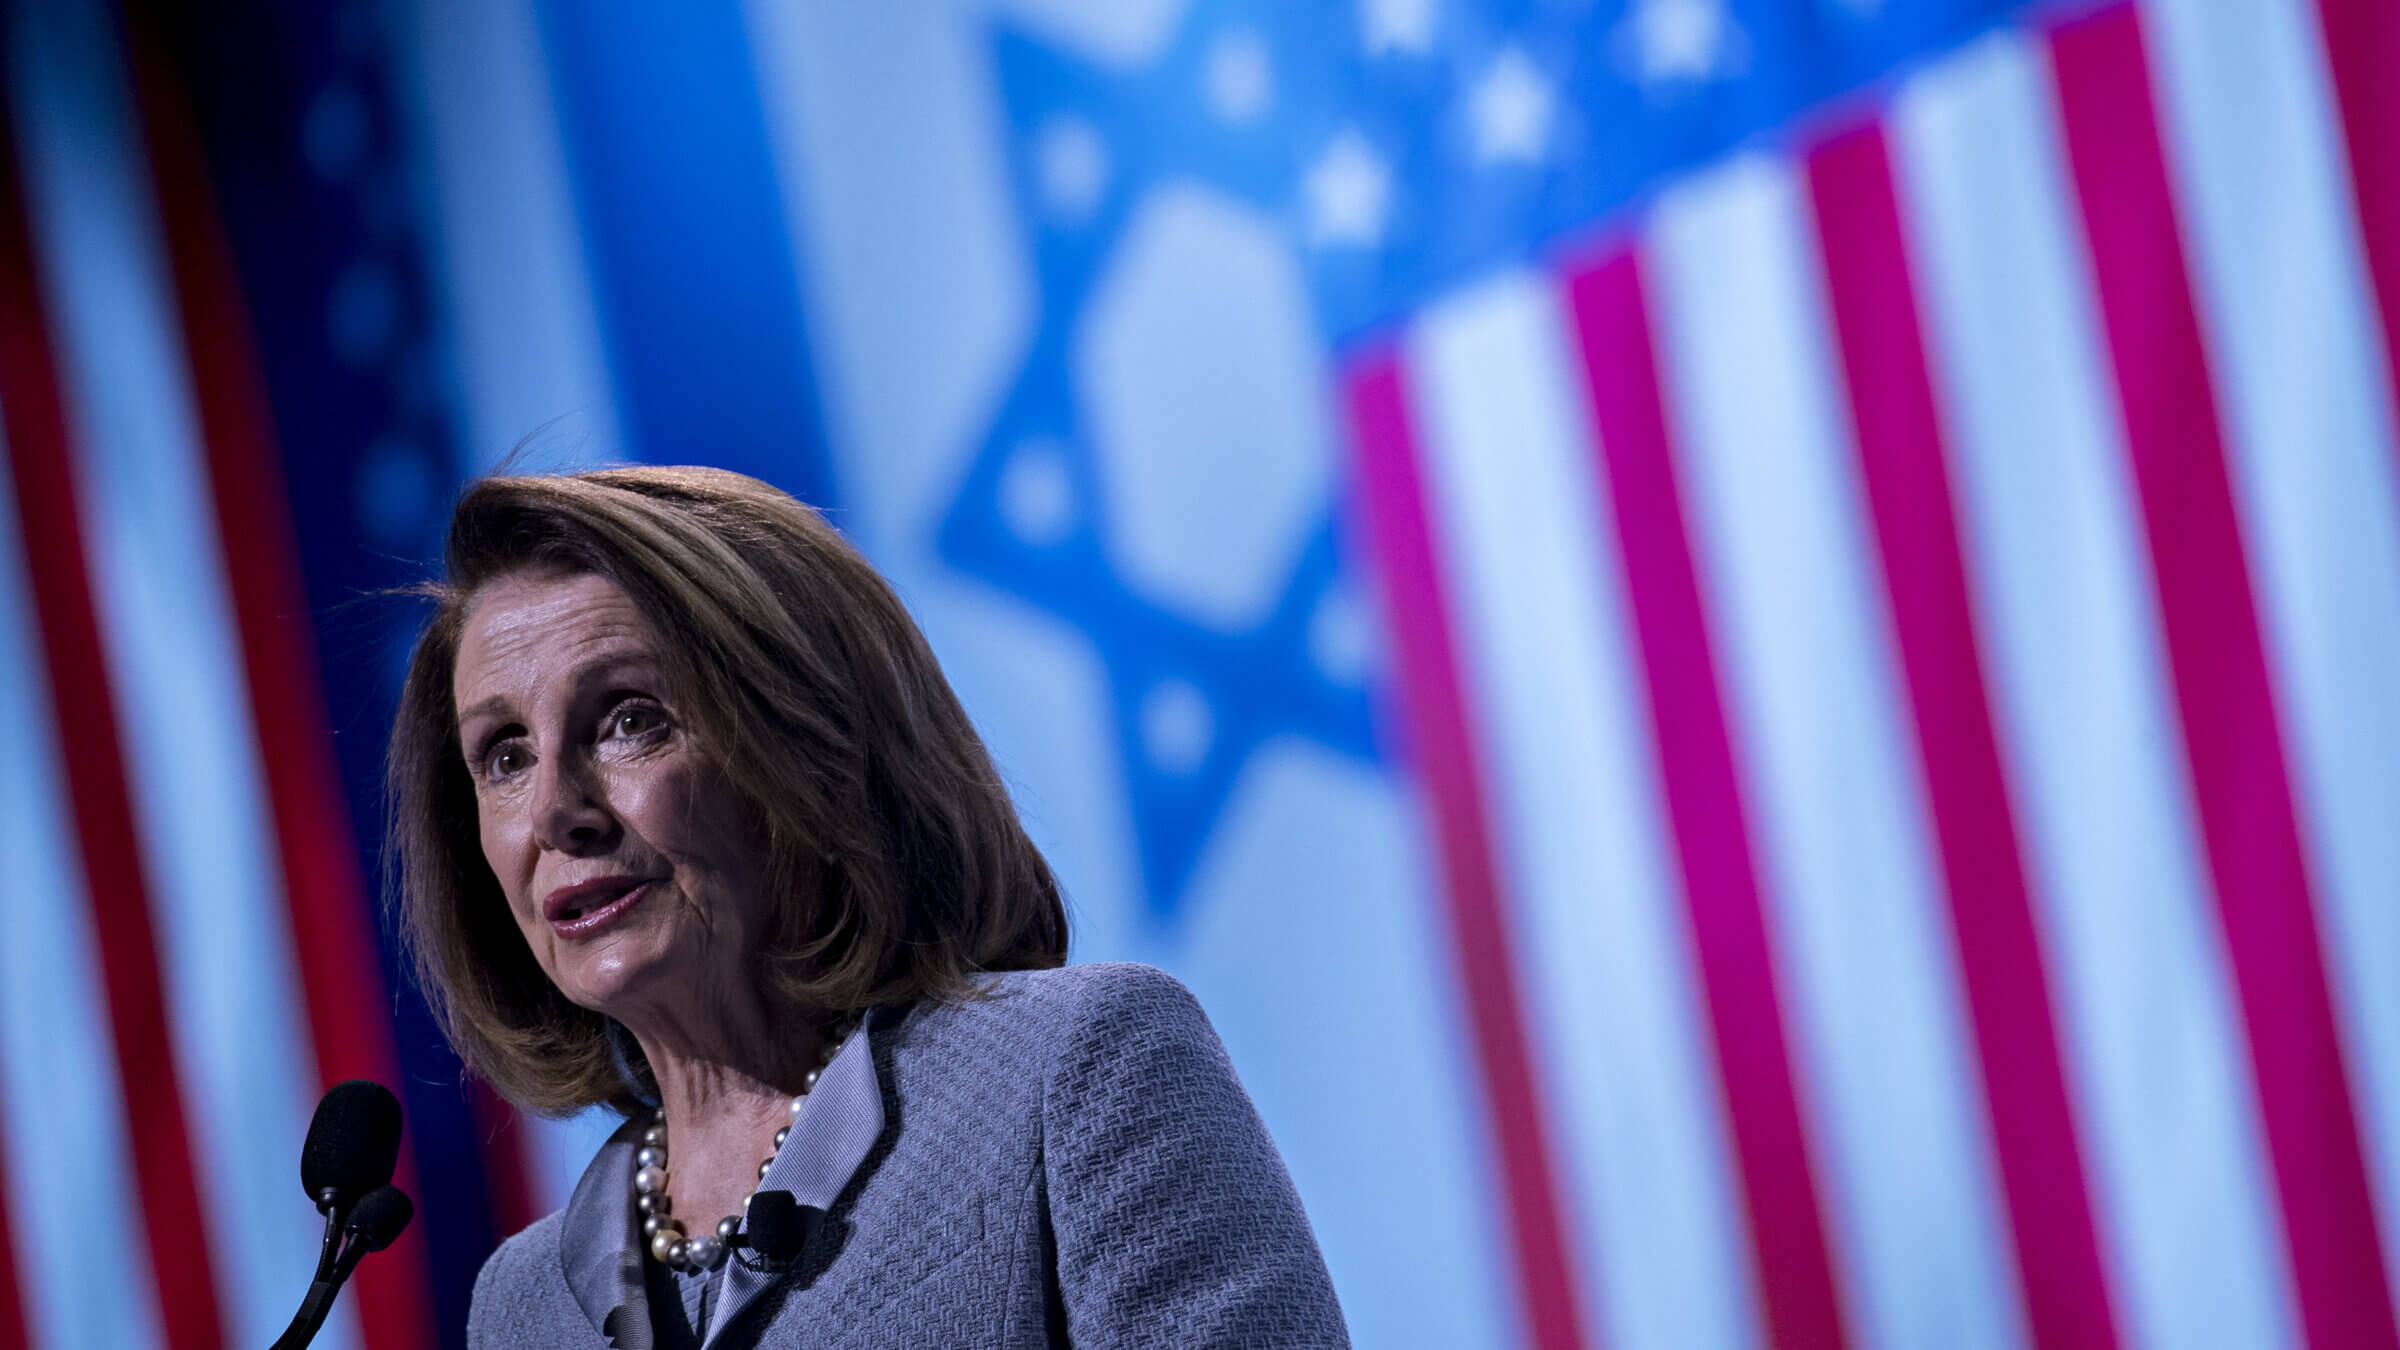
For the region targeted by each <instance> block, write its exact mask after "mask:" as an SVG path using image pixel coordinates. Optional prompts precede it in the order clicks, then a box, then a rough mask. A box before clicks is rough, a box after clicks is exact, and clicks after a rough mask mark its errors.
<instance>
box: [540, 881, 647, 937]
mask: <svg viewBox="0 0 2400 1350" xmlns="http://www.w3.org/2000/svg"><path fill="white" fill-rule="evenodd" d="M650 885H651V878H648V877H603V878H600V879H598V880H595V881H586V882H581V883H579V884H577V885H573V886H561V887H559V888H558V889H557V890H555V891H552V892H551V893H550V896H549V898H548V899H546V900H544V901H543V902H542V917H543V918H545V919H547V920H549V922H550V926H551V928H552V929H554V930H555V931H556V932H557V933H558V935H559V936H560V937H565V938H580V937H587V936H589V935H591V934H593V933H596V932H598V931H600V930H601V929H602V928H604V927H606V926H608V925H609V924H610V923H611V922H613V921H614V920H615V919H617V918H618V917H619V916H621V915H623V914H624V913H625V912H626V911H628V910H630V909H632V908H633V907H634V906H635V905H638V904H640V903H641V902H642V898H643V897H644V896H646V895H648V894H649V893H650Z"/></svg>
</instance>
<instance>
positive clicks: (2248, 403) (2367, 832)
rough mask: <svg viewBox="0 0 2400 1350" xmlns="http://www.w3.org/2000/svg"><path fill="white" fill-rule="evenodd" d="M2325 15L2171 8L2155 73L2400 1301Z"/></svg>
mask: <svg viewBox="0 0 2400 1350" xmlns="http://www.w3.org/2000/svg"><path fill="white" fill-rule="evenodd" d="M2313 8H2314V7H2313V5H2311V4H2309V3H2308V0H2154V3H2152V4H2151V5H2150V6H2149V11H2150V20H2151V22H2150V26H2149V33H2150V38H2151V66H2152V68H2153V70H2154V71H2155V72H2156V79H2157V83H2158V89H2159V102H2160V118H2161V121H2162V124H2163V125H2162V134H2163V135H2164V137H2165V139H2166V145H2167V151H2168V155H2169V160H2170V164H2171V165H2172V167H2173V169H2174V183H2175V188H2176V192H2177V206H2178V207H2179V209H2180V213H2181V217H2182V223H2183V227H2184V234H2185V238H2186V239H2187V240H2188V241H2189V243H2188V248H2189V251H2190V256H2191V261H2192V269H2193V273H2194V276H2193V283H2194V292H2195V299H2196V300H2197V302H2198V304H2199V307H2200V321H2201V327H2202V330H2203V332H2204V334H2205V335H2206V337H2207V340H2208V343H2209V354H2210V358H2211V360H2212V362H2213V363H2214V367H2215V369H2214V373H2215V376H2216V385H2217V389H2218V390H2219V392H2220V395H2221V400H2222V411H2223V412H2224V414H2225V434H2226V452H2227V455H2228V457H2229V461H2230V462H2229V463H2228V466H2227V468H2228V470H2229V472H2230V473H2231V474H2232V476H2233V482H2234V489H2235V495H2236V498H2237V505H2238V506H2239V508H2240V510H2241V516H2242V523H2243V527H2244V530H2245V533H2246V535H2247V539H2246V542H2247V544H2248V546H2249V551H2250V566H2251V574H2252V577H2253V579H2254V584H2255V585H2256V586H2257V588H2258V598H2259V607H2260V611H2261V612H2260V624H2261V626H2262V627H2263V629H2264V630H2265V631H2264V632H2263V633H2262V636H2263V637H2264V638H2265V639H2266V645H2267V655H2268V662H2269V667H2270V669H2271V670H2272V671H2273V673H2274V678H2275V686H2276V694H2277V696H2278V698H2277V703H2278V709H2277V710H2278V712H2279V713H2280V714H2281V717H2282V721H2283V730H2284V736H2285V746H2286V750H2287V753H2288V754H2289V755H2290V756H2291V760H2292V770H2293V779H2294V781H2293V790H2294V796H2295V798H2296V802H2295V804H2296V806H2297V807H2298V809H2299V813H2300V828H2301V837H2302V839H2303V840H2304V841H2305V842H2306V844H2307V847H2308V850H2309V855H2310V856H2309V862H2310V864H2311V868H2312V879H2313V880H2314V881H2315V883H2316V891H2317V907H2318V908H2317V914H2318V922H2319V925H2320V934H2321V940H2322V941H2323V943H2324V946H2325V950H2326V953H2327V965H2328V967H2329V975H2328V979H2329V981H2330V983H2331V985H2332V990H2331V992H2332V994H2333V998H2334V1009H2335V1012H2336V1014H2337V1015H2338V1016H2340V1018H2341V1023H2342V1027H2341V1029H2342V1032H2343V1034H2344V1036H2345V1037H2346V1045H2345V1049H2346V1051H2347V1058H2348V1062H2349V1064H2350V1066H2351V1072H2352V1074H2353V1079H2352V1089H2353V1099H2354V1101H2355V1102H2356V1104H2357V1107H2358V1110H2359V1114H2360V1117H2361V1119H2360V1122H2359V1124H2360V1132H2361V1134H2362V1135H2363V1136H2364V1137H2363V1138H2362V1140H2361V1143H2362V1144H2363V1146H2364V1148H2365V1150H2366V1154H2367V1167H2368V1172H2369V1176H2370V1177H2371V1178H2372V1179H2373V1184H2374V1186H2375V1188H2376V1191H2377V1193H2378V1194H2377V1197H2376V1198H2377V1201H2378V1203H2379V1207H2380V1209H2381V1211H2382V1213H2381V1221H2382V1230H2383V1250H2384V1256H2385V1259H2386V1262H2387V1267H2388V1269H2387V1276H2386V1278H2387V1279H2389V1280H2390V1281H2391V1282H2392V1285H2393V1287H2395V1288H2400V905H2396V904H2394V903H2393V897H2394V892H2395V887H2396V886H2400V827H2396V825H2395V822H2400V700H2395V699H2394V697H2393V688H2394V684H2395V681H2396V680H2400V533H2396V522H2395V512H2400V482H2396V481H2395V478H2394V472H2393V467H2394V463H2395V457H2396V456H2400V446H2395V444H2394V439H2393V435H2394V433H2393V427H2392V422H2391V415H2392V408H2391V401H2390V400H2391V391H2390V390H2388V389H2386V388H2385V387H2384V386H2385V378H2384V375H2383V367H2382V354H2381V347H2380V343H2379V337H2378V334H2377V332H2376V327H2377V325H2376V321H2375V318H2374V315H2373V313H2372V312H2371V310H2370V309H2369V303H2370V300H2369V297H2370V296H2371V294H2372V292H2371V291H2370V289H2369V287H2368V279H2367V274H2366V267H2365V263H2364V259H2363V256H2362V253H2361V246H2360V242H2359V237H2358V225H2357V218H2356V214H2355V208H2354V206H2353V198H2352V196H2351V191H2350V184H2349V181H2348V174H2347V169H2346V166H2345V165H2344V164H2343V163H2342V158H2341V150H2340V146H2341V140H2340V139H2339V138H2340V136H2341V134H2342V133H2341V129H2340V124H2339V122H2338V121H2337V120H2336V119H2335V111H2334V107H2333V95H2332V92H2331V89H2330V87H2329V84H2328V79H2327V75H2326V70H2325V60H2324V53H2323V51H2322V48H2321V45H2320V44H2321V41H2322V39H2321V37H2320V36H2319V33H2320V30H2319V28H2318V26H2317V22H2316V16H2315V14H2314V13H2313V12H2311V11H2312V10H2313ZM2393 152H2394V149H2393V147H2388V146H2387V147H2384V148H2383V150H2382V153H2385V154H2390V153H2393Z"/></svg>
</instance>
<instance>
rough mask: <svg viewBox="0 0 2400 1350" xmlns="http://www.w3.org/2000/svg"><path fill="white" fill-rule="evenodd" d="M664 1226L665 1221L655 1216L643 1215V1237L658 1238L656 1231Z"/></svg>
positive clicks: (665, 1224)
mask: <svg viewBox="0 0 2400 1350" xmlns="http://www.w3.org/2000/svg"><path fill="white" fill-rule="evenodd" d="M666 1226H667V1221H666V1220H665V1219H663V1218H661V1217H660V1216H658V1215H656V1214H645V1215H643V1216H642V1236H643V1237H656V1236H658V1230H659V1229H661V1228H664V1227H666Z"/></svg>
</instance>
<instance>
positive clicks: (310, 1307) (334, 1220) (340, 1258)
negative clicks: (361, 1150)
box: [270, 1186, 367, 1350]
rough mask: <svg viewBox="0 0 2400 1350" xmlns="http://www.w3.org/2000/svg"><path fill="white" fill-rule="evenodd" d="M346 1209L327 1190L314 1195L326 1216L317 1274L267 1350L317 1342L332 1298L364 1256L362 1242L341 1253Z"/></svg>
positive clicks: (338, 1195) (293, 1349) (297, 1348)
mask: <svg viewBox="0 0 2400 1350" xmlns="http://www.w3.org/2000/svg"><path fill="white" fill-rule="evenodd" d="M349 1208H350V1207H349V1206H348V1205H345V1204H343V1203H342V1196H341V1192H339V1191H337V1190H335V1189H333V1188H332V1187H330V1186H328V1187H326V1188H325V1189H324V1190H321V1191H319V1192H317V1210H318V1212H319V1213H322V1214H323V1215H324V1216H325V1242H324V1245H323V1246H322V1247H321V1248H319V1249H318V1252H317V1273H316V1277H315V1279H313V1280H312V1281H311V1282H310V1283H309V1286H308V1296H307V1297H306V1298H303V1299H301V1300H300V1311H298V1312H296V1313H294V1314H292V1324H291V1325H290V1326H288V1327H285V1328H284V1329H283V1335H281V1336H280V1337H277V1338H276V1341H275V1344H274V1345H273V1346H272V1347H270V1350H302V1347H304V1346H306V1345H307V1344H308V1343H309V1342H310V1341H312V1340H315V1339H316V1335H317V1331H318V1329H319V1328H321V1327H323V1326H324V1325H325V1319H326V1318H327V1317H328V1316H330V1315H331V1314H332V1312H333V1300H334V1297H335V1296H336V1295H338V1294H340V1293H341V1292H342V1284H343V1282H344V1281H346V1280H348V1279H349V1278H350V1272H351V1271H353V1270H356V1269H357V1268H358V1263H359V1262H360V1261H361V1260H364V1259H365V1257H366V1254H367V1244H366V1241H365V1239H364V1238H359V1239H355V1240H353V1241H352V1242H351V1243H350V1247H349V1250H347V1251H344V1250H343V1249H342V1221H343V1220H344V1219H345V1218H347V1217H349V1215H348V1210H349Z"/></svg>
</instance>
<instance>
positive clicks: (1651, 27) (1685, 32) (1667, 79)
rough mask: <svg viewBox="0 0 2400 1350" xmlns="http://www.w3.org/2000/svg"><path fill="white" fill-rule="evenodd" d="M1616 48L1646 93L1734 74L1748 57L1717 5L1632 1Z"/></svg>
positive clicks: (1698, 0) (1717, 0)
mask: <svg viewBox="0 0 2400 1350" xmlns="http://www.w3.org/2000/svg"><path fill="white" fill-rule="evenodd" d="M1617 44H1618V50H1619V52H1620V54H1621V55H1623V56H1624V57H1626V58H1627V59H1629V60H1630V62H1631V64H1632V66H1633V71H1634V78H1635V79H1636V80H1638V81H1640V83H1641V85H1642V87H1643V88H1644V89H1647V90H1649V91H1650V92H1652V93H1657V92H1659V91H1661V90H1663V89H1664V88H1666V87H1667V86H1669V85H1674V84H1681V83H1692V82H1697V81H1701V80H1713V79H1718V78H1721V77H1723V76H1726V75H1733V74H1738V73H1739V72H1740V71H1741V69H1742V67H1743V65H1744V64H1745V63H1746V62H1747V61H1748V60H1749V55H1750V40H1749V38H1748V36H1747V35H1746V34H1744V33H1743V32H1742V30H1741V26H1740V25H1738V24H1736V23H1735V22H1734V21H1733V19H1732V17H1731V16H1729V15H1728V14H1726V12H1725V6H1724V2H1723V0H1635V3H1634V7H1633V11H1632V12H1631V13H1629V14H1627V15H1626V16H1625V23H1624V26H1623V27H1622V28H1620V29H1618V30H1617Z"/></svg>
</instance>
